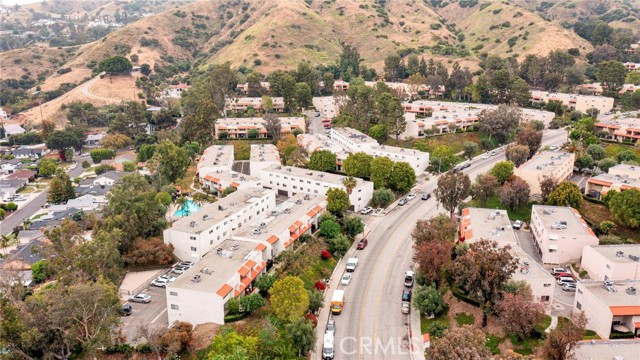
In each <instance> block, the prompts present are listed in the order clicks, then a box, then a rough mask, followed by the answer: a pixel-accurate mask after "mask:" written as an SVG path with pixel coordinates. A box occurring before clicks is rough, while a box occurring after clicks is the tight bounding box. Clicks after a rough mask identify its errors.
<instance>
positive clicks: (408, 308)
mask: <svg viewBox="0 0 640 360" xmlns="http://www.w3.org/2000/svg"><path fill="white" fill-rule="evenodd" d="M410 312H411V305H409V303H408V302H406V301H404V302H402V313H403V314H408V313H410Z"/></svg>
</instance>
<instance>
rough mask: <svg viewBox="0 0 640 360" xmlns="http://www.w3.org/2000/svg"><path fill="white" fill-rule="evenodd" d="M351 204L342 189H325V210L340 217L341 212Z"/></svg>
mask: <svg viewBox="0 0 640 360" xmlns="http://www.w3.org/2000/svg"><path fill="white" fill-rule="evenodd" d="M349 206H351V202H350V201H349V195H348V194H347V193H346V192H345V191H344V190H342V189H338V188H333V189H329V190H328V191H327V210H329V211H331V213H333V214H334V215H336V216H338V217H342V214H343V213H344V212H345V211H346V210H347V209H348V208H349Z"/></svg>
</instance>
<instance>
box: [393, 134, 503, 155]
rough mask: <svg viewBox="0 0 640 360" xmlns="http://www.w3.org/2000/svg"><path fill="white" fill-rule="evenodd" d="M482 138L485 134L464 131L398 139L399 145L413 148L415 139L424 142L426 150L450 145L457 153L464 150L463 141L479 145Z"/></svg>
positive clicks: (495, 144)
mask: <svg viewBox="0 0 640 360" xmlns="http://www.w3.org/2000/svg"><path fill="white" fill-rule="evenodd" d="M483 138H486V136H485V135H484V134H481V133H480V132H477V131H476V132H464V133H450V134H442V135H435V136H428V137H425V138H424V139H412V140H409V141H400V146H402V147H405V148H413V147H414V144H415V143H416V142H417V141H420V142H421V143H422V144H424V147H425V149H427V151H428V152H431V151H433V149H435V148H436V146H439V145H444V146H448V147H450V148H451V150H453V152H454V153H459V152H461V151H463V150H464V149H463V147H462V146H463V144H464V143H465V142H467V141H471V142H474V143H476V144H478V146H479V145H480V141H481V140H482V139H483ZM387 143H388V144H389V145H395V144H396V143H395V140H394V139H391V140H389V141H388V142H387ZM497 146H498V144H497V143H495V142H494V147H497ZM482 152H483V151H482V150H479V151H478V153H477V154H476V155H479V154H481V153H482Z"/></svg>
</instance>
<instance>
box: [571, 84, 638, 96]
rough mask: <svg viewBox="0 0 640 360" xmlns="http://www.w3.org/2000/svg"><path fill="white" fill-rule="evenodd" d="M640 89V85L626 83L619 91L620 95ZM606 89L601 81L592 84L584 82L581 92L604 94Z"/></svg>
mask: <svg viewBox="0 0 640 360" xmlns="http://www.w3.org/2000/svg"><path fill="white" fill-rule="evenodd" d="M638 89H640V86H637V85H634V84H624V85H622V89H620V91H618V93H619V94H620V95H622V94H625V93H633V92H634V91H636V90H638ZM603 91H604V89H603V88H602V85H601V84H600V83H592V84H584V85H582V86H580V92H581V93H584V94H586V95H596V96H599V95H602V92H603Z"/></svg>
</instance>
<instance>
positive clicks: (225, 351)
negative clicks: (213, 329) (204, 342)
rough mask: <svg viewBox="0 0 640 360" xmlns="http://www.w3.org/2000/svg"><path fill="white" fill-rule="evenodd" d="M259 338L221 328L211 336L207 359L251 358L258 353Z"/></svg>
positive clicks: (231, 359) (234, 359)
mask: <svg viewBox="0 0 640 360" xmlns="http://www.w3.org/2000/svg"><path fill="white" fill-rule="evenodd" d="M259 342H260V339H259V338H258V337H257V336H248V335H238V333H237V332H236V331H235V330H234V329H232V328H227V329H223V330H222V331H221V333H219V334H217V335H216V336H215V337H214V338H213V342H212V343H211V352H209V354H208V355H207V360H240V359H252V358H255V357H256V356H257V354H258V346H259Z"/></svg>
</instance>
